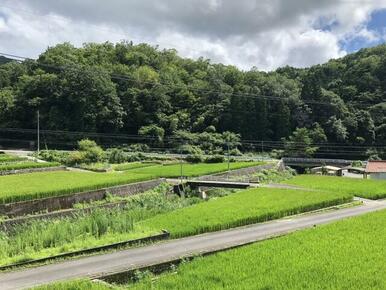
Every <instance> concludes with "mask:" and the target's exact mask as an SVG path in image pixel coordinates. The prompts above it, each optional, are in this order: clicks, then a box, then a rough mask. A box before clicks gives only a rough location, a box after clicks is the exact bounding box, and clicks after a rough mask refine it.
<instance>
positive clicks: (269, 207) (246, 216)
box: [142, 188, 352, 238]
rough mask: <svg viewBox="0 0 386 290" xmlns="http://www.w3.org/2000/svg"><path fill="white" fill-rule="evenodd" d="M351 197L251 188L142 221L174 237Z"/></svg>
mask: <svg viewBox="0 0 386 290" xmlns="http://www.w3.org/2000/svg"><path fill="white" fill-rule="evenodd" d="M351 200H352V195H351V194H347V193H341V192H319V191H318V192H317V191H299V190H283V189H270V188H258V189H256V188H255V189H250V190H245V191H241V192H238V193H236V194H232V195H229V196H226V197H223V198H220V199H212V200H209V201H208V202H206V203H200V204H197V205H194V206H191V207H187V208H182V209H179V210H175V211H173V212H169V213H166V214H162V215H158V216H155V217H153V218H151V219H148V220H145V221H143V223H142V224H143V225H144V226H146V227H149V228H155V229H167V230H168V231H170V233H171V235H172V236H173V237H175V238H176V237H183V236H189V235H196V234H201V233H205V232H212V231H218V230H223V229H228V228H232V227H237V226H243V225H248V224H253V223H258V222H264V221H268V220H273V219H277V218H281V217H284V216H287V215H292V214H297V213H302V212H306V211H310V210H315V209H320V208H324V207H328V206H333V205H337V204H342V203H346V202H349V201H351Z"/></svg>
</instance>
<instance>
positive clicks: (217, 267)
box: [35, 210, 386, 290]
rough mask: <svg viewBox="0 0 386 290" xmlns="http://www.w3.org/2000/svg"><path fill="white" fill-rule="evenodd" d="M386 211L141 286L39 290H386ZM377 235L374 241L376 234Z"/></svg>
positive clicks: (44, 289)
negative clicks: (385, 238) (385, 241)
mask: <svg viewBox="0 0 386 290" xmlns="http://www.w3.org/2000/svg"><path fill="white" fill-rule="evenodd" d="M385 220H386V211H385V210H384V211H380V212H376V213H371V214H367V215H364V216H360V217H354V218H350V219H346V220H343V221H339V222H336V223H333V224H329V225H322V226H318V227H316V228H313V229H308V230H303V231H299V232H296V233H293V234H290V235H287V236H283V237H279V238H275V239H271V240H266V241H263V242H259V243H255V244H252V245H248V246H244V247H241V248H237V249H233V250H229V251H225V252H221V253H218V254H214V255H212V256H207V257H203V258H196V259H195V260H193V261H192V262H186V263H182V264H181V265H180V266H179V267H177V268H176V269H175V270H173V272H166V273H164V274H162V275H160V276H158V277H156V279H154V277H153V276H152V275H146V274H145V275H143V276H144V278H143V279H142V280H140V282H138V283H135V284H128V285H108V284H100V283H96V282H91V281H88V280H77V281H69V282H61V283H55V284H51V285H46V286H41V287H38V288H35V290H51V289H60V290H70V289H76V290H86V289H93V290H107V289H117V290H118V289H137V290H140V289H272V290H276V289H277V290H281V289H353V290H355V289H361V290H362V289H364V290H366V289H374V290H378V289H386V260H385V257H386V247H385V243H384V237H385V236H386V227H385V226H384V222H385ZM375 232H376V233H377V234H376V235H374V233H375Z"/></svg>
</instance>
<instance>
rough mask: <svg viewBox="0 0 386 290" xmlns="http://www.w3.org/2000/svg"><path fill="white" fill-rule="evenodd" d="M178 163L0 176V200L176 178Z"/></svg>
mask: <svg viewBox="0 0 386 290" xmlns="http://www.w3.org/2000/svg"><path fill="white" fill-rule="evenodd" d="M257 164H260V163H258V162H236V163H232V164H231V168H232V169H236V168H242V167H248V166H254V165H257ZM183 168H184V174H185V175H187V176H199V175H203V174H209V173H216V172H221V171H225V170H227V164H226V163H220V164H184V167H183ZM179 172H180V165H164V166H162V165H159V166H150V167H145V168H137V169H132V170H128V171H126V172H124V173H114V172H111V173H94V172H73V171H72V172H68V171H58V172H39V173H29V174H22V175H10V176H0V203H10V202H17V201H25V200H31V199H39V198H46V197H51V196H60V195H68V194H73V193H77V192H83V191H88V190H96V189H100V188H105V187H110V186H116V185H122V184H128V183H134V182H139V181H145V180H151V179H155V178H159V177H178V176H179Z"/></svg>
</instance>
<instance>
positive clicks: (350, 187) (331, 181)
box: [283, 175, 386, 199]
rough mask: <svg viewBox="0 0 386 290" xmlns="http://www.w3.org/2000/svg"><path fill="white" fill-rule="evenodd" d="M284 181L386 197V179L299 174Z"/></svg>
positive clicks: (354, 193) (309, 186) (310, 186)
mask: <svg viewBox="0 0 386 290" xmlns="http://www.w3.org/2000/svg"><path fill="white" fill-rule="evenodd" d="M283 183H286V184H291V185H296V186H301V187H304V188H311V189H318V190H323V191H331V192H342V193H343V192H344V193H349V194H351V195H355V196H360V197H364V198H370V199H381V198H385V197H386V181H384V180H371V179H356V178H343V177H336V176H319V175H299V176H296V177H294V178H292V179H289V180H286V181H283Z"/></svg>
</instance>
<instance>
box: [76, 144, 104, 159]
mask: <svg viewBox="0 0 386 290" xmlns="http://www.w3.org/2000/svg"><path fill="white" fill-rule="evenodd" d="M78 147H79V151H80V152H81V153H82V154H83V162H82V163H86V164H89V163H97V162H100V161H103V159H104V156H105V153H104V151H103V149H102V148H101V147H99V146H98V145H97V144H96V143H95V141H92V140H89V139H83V140H81V141H79V142H78ZM77 157H80V155H78V156H77Z"/></svg>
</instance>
